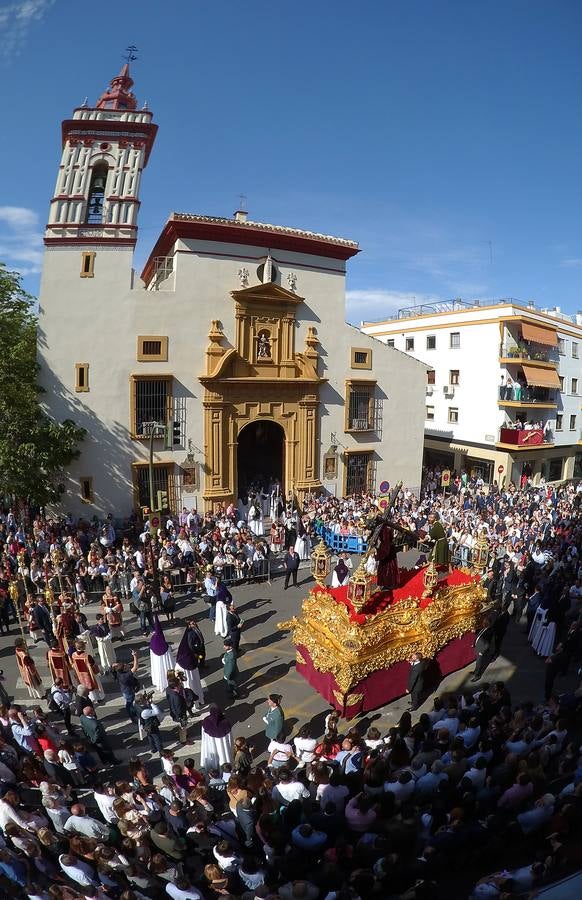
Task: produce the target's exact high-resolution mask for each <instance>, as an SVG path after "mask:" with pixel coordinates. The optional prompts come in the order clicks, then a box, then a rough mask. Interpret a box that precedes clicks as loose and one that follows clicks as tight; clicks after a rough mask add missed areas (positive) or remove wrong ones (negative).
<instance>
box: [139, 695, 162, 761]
mask: <svg viewBox="0 0 582 900" xmlns="http://www.w3.org/2000/svg"><path fill="white" fill-rule="evenodd" d="M137 701H138V704H139V709H140V712H139V719H140V724H141V727H142V728H143V731H144V734H145V735H146V737H147V739H148V744H149V747H150V750H151V752H152V753H161V752H162V738H161V736H160V724H161V721H162V714H161V711H160V708H159V706H157V705H156V704H155V703H152V702H151V699H150V697H149V695H148V694H141V696H140V697H138V698H137Z"/></svg>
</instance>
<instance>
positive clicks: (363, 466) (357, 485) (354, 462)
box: [345, 450, 374, 497]
mask: <svg viewBox="0 0 582 900" xmlns="http://www.w3.org/2000/svg"><path fill="white" fill-rule="evenodd" d="M373 481H374V467H373V464H372V451H371V450H370V451H369V452H365V453H349V454H348V457H347V462H346V490H345V494H346V496H347V497H349V496H351V495H352V494H363V493H365V492H366V491H372V490H373V489H374V484H373Z"/></svg>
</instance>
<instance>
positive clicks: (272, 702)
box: [263, 694, 285, 741]
mask: <svg viewBox="0 0 582 900" xmlns="http://www.w3.org/2000/svg"><path fill="white" fill-rule="evenodd" d="M267 704H268V709H267V714H266V715H264V716H263V722H264V723H265V737H266V738H268V740H269V741H276V740H278V739H279V737H280V736H281V735H282V734H283V726H284V725H285V714H284V712H283V709H282V708H281V698H280V697H279V696H278V694H269V696H268V698H267Z"/></svg>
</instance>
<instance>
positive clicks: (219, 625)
mask: <svg viewBox="0 0 582 900" xmlns="http://www.w3.org/2000/svg"><path fill="white" fill-rule="evenodd" d="M214 611H215V619H214V634H218V635H220V637H223V638H225V637H226V635H227V634H228V626H227V624H226V612H227V610H226V603H225V602H224V600H217V601H216V605H215V607H214Z"/></svg>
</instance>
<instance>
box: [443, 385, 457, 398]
mask: <svg viewBox="0 0 582 900" xmlns="http://www.w3.org/2000/svg"><path fill="white" fill-rule="evenodd" d="M443 394H444V395H445V397H454V396H455V386H454V385H453V384H445V386H444V387H443Z"/></svg>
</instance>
